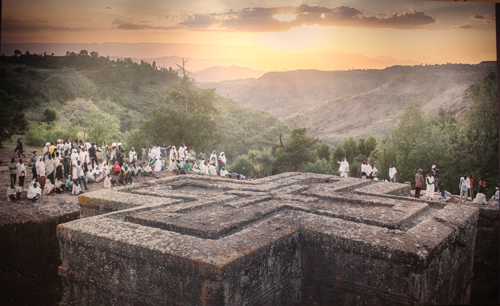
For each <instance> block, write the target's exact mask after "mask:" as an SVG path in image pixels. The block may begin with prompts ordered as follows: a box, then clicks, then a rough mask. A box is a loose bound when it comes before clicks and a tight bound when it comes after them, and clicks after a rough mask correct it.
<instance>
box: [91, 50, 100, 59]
mask: <svg viewBox="0 0 500 306" xmlns="http://www.w3.org/2000/svg"><path fill="white" fill-rule="evenodd" d="M90 56H91V57H93V58H99V53H98V52H96V51H91V52H90Z"/></svg>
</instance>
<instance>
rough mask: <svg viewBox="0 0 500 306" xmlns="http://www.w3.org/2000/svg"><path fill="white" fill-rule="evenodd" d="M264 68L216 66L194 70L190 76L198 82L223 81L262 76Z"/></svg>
mask: <svg viewBox="0 0 500 306" xmlns="http://www.w3.org/2000/svg"><path fill="white" fill-rule="evenodd" d="M264 73H266V72H265V71H264V70H254V69H250V68H246V67H239V66H236V65H232V66H229V67H221V66H214V67H210V68H207V69H203V70H199V71H193V72H192V73H191V74H190V75H189V76H190V77H192V78H193V79H195V80H196V82H221V81H227V80H239V79H248V78H258V77H261V76H262V75H263V74H264Z"/></svg>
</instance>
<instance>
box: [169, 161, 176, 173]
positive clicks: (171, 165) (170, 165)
mask: <svg viewBox="0 0 500 306" xmlns="http://www.w3.org/2000/svg"><path fill="white" fill-rule="evenodd" d="M174 169H175V159H173V158H170V163H169V164H168V170H169V171H174Z"/></svg>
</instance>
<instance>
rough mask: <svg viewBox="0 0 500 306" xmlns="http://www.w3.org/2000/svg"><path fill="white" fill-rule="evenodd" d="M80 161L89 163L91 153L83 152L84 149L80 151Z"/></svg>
mask: <svg viewBox="0 0 500 306" xmlns="http://www.w3.org/2000/svg"><path fill="white" fill-rule="evenodd" d="M79 158H80V161H81V162H82V164H83V163H88V162H89V161H90V160H89V153H88V152H83V151H80V156H79Z"/></svg>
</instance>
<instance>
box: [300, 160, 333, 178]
mask: <svg viewBox="0 0 500 306" xmlns="http://www.w3.org/2000/svg"><path fill="white" fill-rule="evenodd" d="M306 172H310V173H320V174H331V172H332V170H331V166H330V163H328V161H327V160H325V159H323V158H320V159H317V160H316V161H315V162H314V163H312V162H309V163H307V165H306Z"/></svg>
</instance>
